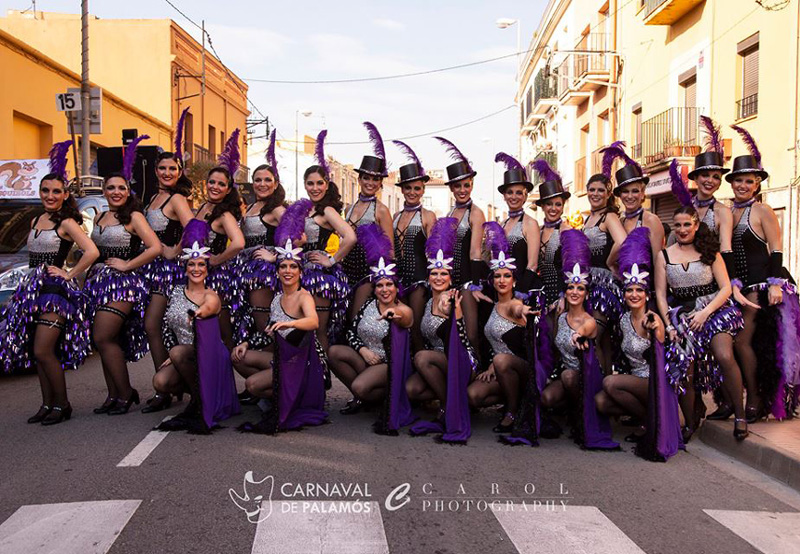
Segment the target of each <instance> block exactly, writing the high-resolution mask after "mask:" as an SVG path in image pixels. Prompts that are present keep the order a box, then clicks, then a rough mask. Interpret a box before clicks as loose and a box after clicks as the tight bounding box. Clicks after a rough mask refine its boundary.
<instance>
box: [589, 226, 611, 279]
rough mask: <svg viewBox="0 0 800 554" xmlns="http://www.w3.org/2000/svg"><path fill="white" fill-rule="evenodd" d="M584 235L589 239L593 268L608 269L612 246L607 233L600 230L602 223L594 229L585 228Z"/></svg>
mask: <svg viewBox="0 0 800 554" xmlns="http://www.w3.org/2000/svg"><path fill="white" fill-rule="evenodd" d="M583 234H584V235H586V236H587V237H588V238H589V250H591V252H592V267H603V268H607V267H608V265H607V260H608V254H609V253H610V250H611V244H610V241H609V240H608V239H609V236H608V232H607V231H603V230H602V229H600V223H598V224H597V225H594V226H592V227H584V228H583Z"/></svg>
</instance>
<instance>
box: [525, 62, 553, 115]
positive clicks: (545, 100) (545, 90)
mask: <svg viewBox="0 0 800 554" xmlns="http://www.w3.org/2000/svg"><path fill="white" fill-rule="evenodd" d="M556 105H558V88H557V87H556V83H555V78H554V77H553V76H552V75H546V74H545V72H544V69H541V70H539V73H537V74H536V78H535V79H534V80H533V110H532V111H531V112H529V114H531V115H533V116H543V115H546V114H547V112H549V111H550V110H551V109H552V108H553V107H554V106H556Z"/></svg>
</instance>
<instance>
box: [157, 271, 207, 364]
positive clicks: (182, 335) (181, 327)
mask: <svg viewBox="0 0 800 554" xmlns="http://www.w3.org/2000/svg"><path fill="white" fill-rule="evenodd" d="M199 307H200V306H198V305H197V304H195V303H194V302H192V301H191V300H189V297H188V296H186V287H184V286H183V285H178V286H176V287H175V288H173V289H172V294H170V297H169V305H168V306H167V311H166V312H165V313H164V321H163V323H162V325H161V334H162V337H163V339H164V346H165V347H166V348H167V350H171V349H172V348H174V347H176V346H178V345H191V344H194V326H193V325H192V324H191V323H190V322H189V310H193V311H197V308H199Z"/></svg>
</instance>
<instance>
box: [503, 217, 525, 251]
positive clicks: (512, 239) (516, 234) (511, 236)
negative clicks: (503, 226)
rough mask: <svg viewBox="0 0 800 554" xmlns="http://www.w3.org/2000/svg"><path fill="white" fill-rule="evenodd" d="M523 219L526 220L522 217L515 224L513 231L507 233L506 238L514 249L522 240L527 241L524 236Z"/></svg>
mask: <svg viewBox="0 0 800 554" xmlns="http://www.w3.org/2000/svg"><path fill="white" fill-rule="evenodd" d="M523 219H525V217H524V216H523V217H520V218H519V221H517V222H516V223H515V224H514V226H513V227H512V228H511V230H510V231H509V232H508V233H506V238H507V239H508V244H509V245H510V246H511V247H512V248H513V247H514V245H515V244H516V243H517V242H519V241H521V240H525V235H524V234H522V220H523Z"/></svg>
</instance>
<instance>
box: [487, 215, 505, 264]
mask: <svg viewBox="0 0 800 554" xmlns="http://www.w3.org/2000/svg"><path fill="white" fill-rule="evenodd" d="M483 248H484V250H486V251H487V252H489V253H491V255H492V257H495V258H496V257H497V255H498V254H499V253H500V252H503V253H505V254H508V250H509V246H508V238H507V237H506V232H505V231H504V230H503V227H502V226H501V225H500V224H499V223H497V222H496V221H487V222H486V223H484V224H483Z"/></svg>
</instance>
